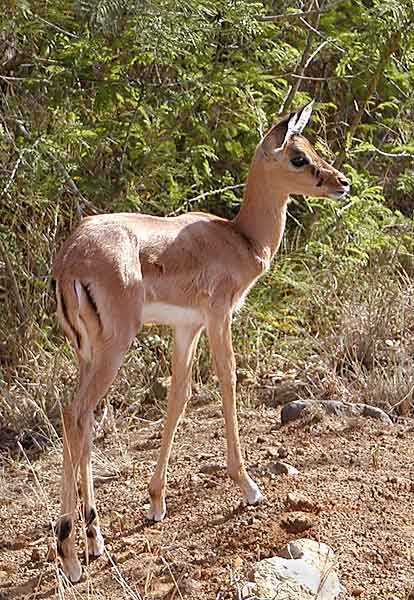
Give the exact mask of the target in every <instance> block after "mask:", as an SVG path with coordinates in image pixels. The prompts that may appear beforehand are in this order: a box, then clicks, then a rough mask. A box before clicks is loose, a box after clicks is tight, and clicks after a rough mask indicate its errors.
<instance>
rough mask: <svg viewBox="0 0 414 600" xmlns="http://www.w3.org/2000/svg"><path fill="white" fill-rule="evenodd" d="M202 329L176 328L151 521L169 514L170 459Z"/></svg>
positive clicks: (149, 517)
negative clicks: (167, 487) (166, 491)
mask: <svg viewBox="0 0 414 600" xmlns="http://www.w3.org/2000/svg"><path fill="white" fill-rule="evenodd" d="M201 331H202V328H201V327H194V326H186V327H184V326H180V327H176V329H175V337H174V351H173V360H172V376H171V387H170V391H169V394H168V405H167V417H166V420H165V425H164V431H163V434H162V442H161V449H160V454H159V457H158V462H157V466H156V468H155V472H154V475H153V476H152V479H151V483H150V485H149V493H150V497H151V507H150V510H149V512H148V514H147V518H148V519H149V520H151V521H161V520H162V519H163V518H164V517H165V514H166V504H165V490H166V486H167V469H168V461H169V459H170V454H171V448H172V444H173V441H174V436H175V432H176V430H177V426H178V422H179V420H180V417H181V415H182V414H183V412H184V408H185V405H186V404H187V401H188V399H189V397H190V394H191V372H192V366H193V360H194V354H195V351H196V348H197V343H198V340H199V338H200V334H201Z"/></svg>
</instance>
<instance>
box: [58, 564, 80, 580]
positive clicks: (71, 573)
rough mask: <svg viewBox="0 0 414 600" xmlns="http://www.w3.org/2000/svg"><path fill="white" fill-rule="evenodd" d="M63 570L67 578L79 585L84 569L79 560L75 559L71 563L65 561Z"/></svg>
mask: <svg viewBox="0 0 414 600" xmlns="http://www.w3.org/2000/svg"><path fill="white" fill-rule="evenodd" d="M62 570H63V573H64V575H65V577H66V578H67V579H68V580H69V581H70V582H71V583H78V581H80V579H81V577H82V567H81V564H80V562H79V561H78V559H77V558H76V559H73V560H71V561H70V562H69V561H64V563H63V565H62Z"/></svg>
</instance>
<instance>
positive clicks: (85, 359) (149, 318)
mask: <svg viewBox="0 0 414 600" xmlns="http://www.w3.org/2000/svg"><path fill="white" fill-rule="evenodd" d="M311 111H312V104H310V105H308V106H306V107H304V108H303V109H301V110H300V111H298V112H297V113H292V114H291V115H290V116H289V117H288V118H287V119H285V120H284V121H282V122H280V123H279V124H277V125H274V126H273V127H272V128H271V129H270V131H269V132H268V133H267V134H266V136H265V137H264V139H263V140H262V141H261V142H260V143H259V145H258V147H257V149H256V152H255V155H254V157H253V160H252V163H251V166H250V171H249V174H248V178H247V184H246V188H245V192H244V198H243V202H242V204H241V207H240V211H239V213H238V215H237V216H236V218H235V219H234V220H232V221H228V220H226V219H221V218H219V217H216V216H213V215H209V214H205V213H189V214H186V215H181V216H179V217H173V218H160V217H153V216H148V215H141V214H123V213H121V214H112V215H99V216H94V217H88V218H86V219H84V220H83V221H82V223H81V224H80V226H79V227H78V228H77V229H76V230H75V232H74V233H73V234H72V235H71V236H70V238H69V239H68V240H67V241H66V243H65V244H64V245H63V247H62V248H61V250H60V252H59V254H58V255H57V257H56V259H55V262H54V267H53V278H54V279H55V281H56V296H57V314H58V319H59V321H60V323H61V325H62V326H63V329H64V331H65V333H66V334H67V336H68V337H69V339H70V341H71V343H72V344H73V347H74V349H75V351H76V355H77V358H78V361H79V370H80V380H79V387H78V389H77V391H76V393H75V396H74V399H73V402H72V404H71V405H70V406H68V407H67V408H65V410H64V414H63V447H64V453H63V477H62V507H61V517H60V519H59V521H58V523H57V526H56V533H57V539H58V551H59V554H60V557H61V560H62V563H63V569H64V571H65V573H66V575H67V577H68V578H69V579H70V580H71V581H72V582H76V581H78V580H79V579H80V577H81V574H82V570H81V566H80V563H79V560H78V557H77V551H76V546H75V527H74V523H75V518H76V511H77V492H76V490H77V487H76V483H77V476H78V473H80V479H81V494H82V498H83V514H84V518H85V525H86V536H87V542H88V552H89V554H90V555H92V556H99V555H100V554H102V552H103V548H104V542H103V538H102V535H101V532H100V528H99V518H98V514H97V511H96V506H95V498H94V490H93V479H92V468H91V446H92V429H93V422H94V416H93V411H94V409H95V408H96V406H97V404H98V402H99V401H100V400H101V398H102V397H103V396H104V394H105V393H106V392H107V390H108V388H109V386H110V385H111V383H112V382H113V380H114V378H115V375H116V373H117V371H118V369H119V367H120V366H121V364H122V361H123V358H124V355H125V352H126V351H127V350H128V348H129V346H130V344H131V341H132V340H133V338H134V337H135V336H136V334H137V332H138V331H139V329H140V327H141V326H142V325H143V324H144V323H147V322H151V323H159V324H164V325H170V326H171V327H173V328H174V351H173V357H172V378H171V388H170V391H169V396H168V408H167V416H166V419H165V425H164V432H163V437H162V443H161V450H160V455H159V459H158V463H157V466H156V468H155V472H154V474H153V476H152V479H151V483H150V486H149V493H150V497H151V508H150V511H149V514H148V518H149V519H151V520H154V521H160V520H161V519H163V518H164V516H165V512H166V505H165V491H166V482H167V466H168V460H169V457H170V452H171V446H172V442H173V439H174V434H175V431H176V429H177V424H178V421H179V419H180V416H181V415H182V413H183V410H184V407H185V405H186V402H187V400H188V398H189V397H190V391H191V370H192V364H193V359H194V354H195V351H196V347H197V342H198V340H199V337H200V334H201V332H202V331H203V330H204V329H205V330H206V332H207V335H208V338H209V341H210V346H211V351H212V355H213V360H214V367H215V370H216V373H217V376H218V379H219V382H220V389H221V395H222V399H223V412H224V420H225V427H226V438H227V465H228V473H229V475H230V477H231V478H232V479H233V480H234V481H235V482H236V484H237V485H238V486H239V488H240V491H241V493H242V496H243V499H244V501H245V502H246V503H247V504H258V503H259V502H260V501H261V499H262V494H261V492H260V490H259V488H258V486H257V485H256V483H255V482H254V481H253V479H252V478H251V477H250V476H249V475H248V473H247V471H246V468H245V466H244V463H243V457H242V452H241V448H240V441H239V434H238V426H237V414H236V367H235V360H234V353H233V348H232V339H231V320H232V316H233V313H234V311H235V310H236V309H237V308H238V307H240V306H241V304H242V303H243V301H244V298H245V297H246V294H247V292H248V291H249V289H250V288H251V287H252V286H253V285H254V283H255V282H256V281H257V279H258V278H259V277H260V276H261V275H263V273H264V272H265V271H266V269H268V268H269V264H270V261H271V259H272V258H273V256H274V254H275V252H276V250H277V248H278V246H279V244H280V240H281V238H282V235H283V231H284V228H285V221H286V206H287V203H288V199H289V194H305V195H314V196H330V197H335V198H338V197H341V196H343V195H344V194H346V193H347V192H348V191H349V184H348V181H347V179H346V178H345V176H344V175H343V174H342V173H340V172H339V171H337V170H336V169H334V168H333V167H332V166H330V165H329V164H327V163H326V162H325V161H324V160H323V159H322V158H321V157H320V156H318V154H317V153H316V151H315V150H314V149H313V147H312V146H311V144H310V143H309V142H308V141H307V140H306V139H305V138H304V137H303V136H302V135H301V133H302V130H303V129H304V127H305V125H306V124H307V122H308V120H309V118H310V115H311Z"/></svg>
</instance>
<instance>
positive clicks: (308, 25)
mask: <svg viewBox="0 0 414 600" xmlns="http://www.w3.org/2000/svg"><path fill="white" fill-rule="evenodd" d="M300 21H301V23H303V24H304V25H305V27H307V28H308V29H310V30H311V31H313V33H314V34H315V35H317V36H318V37H320V38H322V39H323V40H325V41H326V42H327V43H328V44H331V46H334V48H336V49H337V50H339V52H342V54H345V52H346V50H344V48H342V47H341V46H338V44H337V43H336V41H335V40H334V39H333V38H331V37H329V36H327V35H325V34H324V33H322V32H321V31H318V29H315V27H313V25H311V24H310V23H308V22H307V20H306V19H303V18H301V19H300Z"/></svg>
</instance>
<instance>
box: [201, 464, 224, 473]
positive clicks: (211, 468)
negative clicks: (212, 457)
mask: <svg viewBox="0 0 414 600" xmlns="http://www.w3.org/2000/svg"><path fill="white" fill-rule="evenodd" d="M225 469H226V467H225V466H224V465H220V464H218V463H208V464H206V465H201V467H200V473H204V475H213V474H214V473H222V472H223V471H224V470H225Z"/></svg>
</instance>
